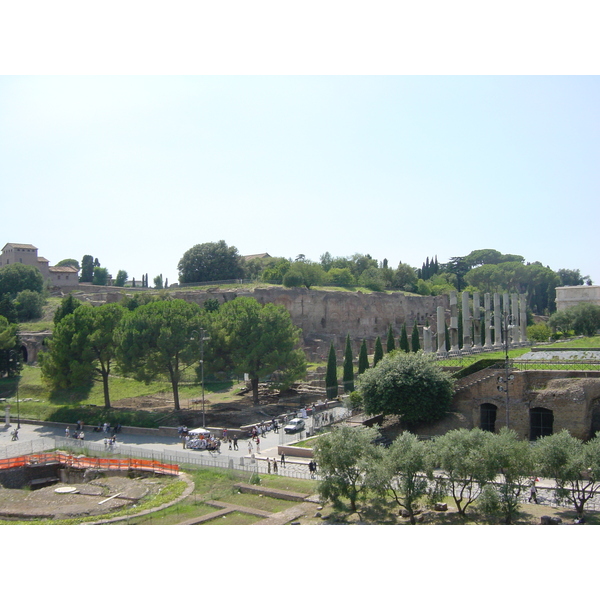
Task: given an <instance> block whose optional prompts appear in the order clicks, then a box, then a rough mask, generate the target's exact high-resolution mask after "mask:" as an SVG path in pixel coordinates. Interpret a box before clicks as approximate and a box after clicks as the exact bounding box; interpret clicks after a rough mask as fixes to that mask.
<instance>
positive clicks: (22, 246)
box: [2, 242, 37, 252]
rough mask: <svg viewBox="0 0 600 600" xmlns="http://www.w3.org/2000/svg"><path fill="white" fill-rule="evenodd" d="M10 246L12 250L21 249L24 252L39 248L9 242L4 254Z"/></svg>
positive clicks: (5, 246)
mask: <svg viewBox="0 0 600 600" xmlns="http://www.w3.org/2000/svg"><path fill="white" fill-rule="evenodd" d="M8 246H10V247H11V248H21V249H23V250H37V248H36V247H35V246H32V245H31V244H15V243H13V242H9V243H8V244H5V245H4V248H2V252H4V250H5V249H6V248H7V247H8Z"/></svg>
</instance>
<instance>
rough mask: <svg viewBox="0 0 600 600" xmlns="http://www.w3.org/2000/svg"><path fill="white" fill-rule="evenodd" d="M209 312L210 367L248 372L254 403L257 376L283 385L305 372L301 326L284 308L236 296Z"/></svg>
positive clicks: (235, 371) (276, 385)
mask: <svg viewBox="0 0 600 600" xmlns="http://www.w3.org/2000/svg"><path fill="white" fill-rule="evenodd" d="M210 315H211V319H210V322H209V332H210V336H211V341H210V343H209V348H210V350H209V351H210V352H212V354H209V357H214V358H215V359H216V362H215V364H214V365H210V363H209V369H210V370H211V371H212V372H218V371H219V370H230V371H232V372H233V373H234V374H236V375H238V376H243V375H244V374H245V373H247V374H248V376H249V378H250V383H251V385H252V396H253V400H254V403H255V404H258V403H259V396H258V383H259V380H260V379H264V378H265V377H270V378H272V381H271V385H272V386H273V387H280V388H285V387H288V386H289V385H291V383H293V382H294V381H296V380H297V379H299V378H302V377H304V375H305V374H306V357H305V355H304V352H303V350H302V348H300V347H299V344H300V329H298V327H296V326H295V325H294V324H293V323H292V318H291V316H290V313H289V312H288V311H287V310H286V309H285V307H283V306H278V305H275V304H265V305H261V304H259V303H258V302H257V301H256V300H255V299H254V298H249V297H242V296H239V297H237V298H235V299H234V300H231V301H230V302H226V303H225V304H223V305H222V306H221V308H220V309H219V310H218V311H216V312H213V313H210ZM275 376H277V379H275Z"/></svg>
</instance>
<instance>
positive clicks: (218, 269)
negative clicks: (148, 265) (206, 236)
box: [146, 240, 244, 283]
mask: <svg viewBox="0 0 600 600" xmlns="http://www.w3.org/2000/svg"><path fill="white" fill-rule="evenodd" d="M242 260H243V259H242V258H241V257H240V255H239V254H238V250H237V248H236V247H235V246H228V245H227V244H226V243H225V241H224V240H220V241H219V242H216V243H215V242H207V243H204V244H197V245H196V246H193V247H192V248H190V249H189V250H187V251H186V252H185V253H184V255H183V257H182V258H181V260H180V261H179V264H178V265H177V269H178V270H179V282H180V283H196V282H202V281H221V280H228V279H241V278H242V277H243V276H244V268H243V265H242ZM146 282H147V278H146Z"/></svg>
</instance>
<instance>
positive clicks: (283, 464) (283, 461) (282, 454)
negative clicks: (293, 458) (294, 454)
mask: <svg viewBox="0 0 600 600" xmlns="http://www.w3.org/2000/svg"><path fill="white" fill-rule="evenodd" d="M280 462H281V466H282V467H285V452H282V453H281V461H280Z"/></svg>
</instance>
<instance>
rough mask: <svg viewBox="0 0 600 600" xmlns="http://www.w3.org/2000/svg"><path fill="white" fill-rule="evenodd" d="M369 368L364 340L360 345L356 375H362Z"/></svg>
mask: <svg viewBox="0 0 600 600" xmlns="http://www.w3.org/2000/svg"><path fill="white" fill-rule="evenodd" d="M368 368H369V354H368V351H367V342H366V340H363V341H362V344H361V345H360V353H359V355H358V374H359V375H362V374H363V373H364V372H365V371H366V370H367V369H368Z"/></svg>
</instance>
